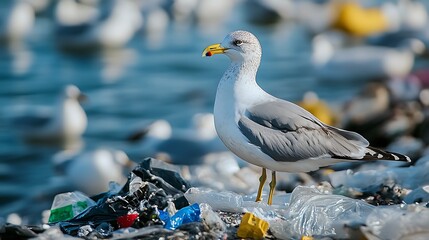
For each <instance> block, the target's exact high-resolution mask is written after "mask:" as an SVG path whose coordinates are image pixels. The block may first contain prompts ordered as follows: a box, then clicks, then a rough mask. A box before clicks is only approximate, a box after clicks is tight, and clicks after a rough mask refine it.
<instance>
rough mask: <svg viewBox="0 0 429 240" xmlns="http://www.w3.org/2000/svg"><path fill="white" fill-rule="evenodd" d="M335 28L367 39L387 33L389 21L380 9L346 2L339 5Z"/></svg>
mask: <svg viewBox="0 0 429 240" xmlns="http://www.w3.org/2000/svg"><path fill="white" fill-rule="evenodd" d="M334 26H335V27H337V28H339V29H342V30H344V31H346V32H348V33H350V34H352V35H356V36H361V37H365V36H369V35H372V34H376V33H381V32H385V31H387V29H388V20H387V17H386V16H385V15H384V14H383V12H382V11H381V10H380V9H378V8H363V7H361V6H360V5H358V4H357V3H355V2H345V3H341V4H339V5H338V17H337V19H336V21H334Z"/></svg>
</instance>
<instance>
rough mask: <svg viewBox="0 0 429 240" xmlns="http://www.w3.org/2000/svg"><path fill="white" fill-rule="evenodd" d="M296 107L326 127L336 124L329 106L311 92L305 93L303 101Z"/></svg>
mask: <svg viewBox="0 0 429 240" xmlns="http://www.w3.org/2000/svg"><path fill="white" fill-rule="evenodd" d="M298 105H299V106H301V107H302V108H304V109H305V110H307V111H309V112H310V113H311V114H313V115H314V116H316V117H317V118H318V119H319V120H320V121H322V122H323V123H325V124H327V125H331V126H335V124H336V123H337V118H336V117H335V114H334V113H333V112H332V111H331V109H330V108H329V106H328V105H327V104H326V103H325V102H323V101H322V100H320V99H319V97H318V96H317V95H316V94H315V93H313V92H307V93H305V94H304V98H303V100H302V101H301V102H299V103H298Z"/></svg>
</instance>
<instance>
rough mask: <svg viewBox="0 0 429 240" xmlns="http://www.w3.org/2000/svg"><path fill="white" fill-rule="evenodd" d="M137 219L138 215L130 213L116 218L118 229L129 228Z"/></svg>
mask: <svg viewBox="0 0 429 240" xmlns="http://www.w3.org/2000/svg"><path fill="white" fill-rule="evenodd" d="M138 217H139V214H138V213H131V214H127V215H124V216H120V217H118V219H117V220H116V221H117V222H118V225H119V228H127V227H131V226H132V225H133V223H134V222H135V221H136V219H137V218H138Z"/></svg>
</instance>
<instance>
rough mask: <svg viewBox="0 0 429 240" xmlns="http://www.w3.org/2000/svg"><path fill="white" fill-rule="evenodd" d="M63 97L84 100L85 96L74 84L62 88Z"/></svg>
mask: <svg viewBox="0 0 429 240" xmlns="http://www.w3.org/2000/svg"><path fill="white" fill-rule="evenodd" d="M64 98H65V99H75V100H78V101H79V102H81V101H84V100H86V96H85V95H84V94H83V93H82V92H81V91H80V90H79V88H78V87H76V86H75V85H67V86H66V87H65V88H64Z"/></svg>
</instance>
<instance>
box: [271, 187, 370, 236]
mask: <svg viewBox="0 0 429 240" xmlns="http://www.w3.org/2000/svg"><path fill="white" fill-rule="evenodd" d="M374 208H375V207H374V206H372V205H369V204H367V203H365V202H364V201H361V200H356V199H351V198H348V197H344V196H340V195H332V194H324V193H322V192H320V191H319V190H317V189H316V188H312V187H297V188H295V190H294V191H293V192H292V196H291V199H290V203H289V206H288V208H287V209H286V213H287V214H286V215H285V216H284V218H285V219H284V220H281V219H277V220H273V221H270V229H271V232H272V233H273V234H274V236H275V237H277V238H279V239H289V238H291V237H292V238H300V237H301V236H322V237H329V236H335V238H339V239H343V238H344V239H346V238H348V237H349V236H348V234H347V232H346V231H345V229H344V225H345V224H348V225H353V224H356V223H361V224H363V223H365V221H366V217H367V216H368V215H369V213H370V212H372V211H373V209H374Z"/></svg>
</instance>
